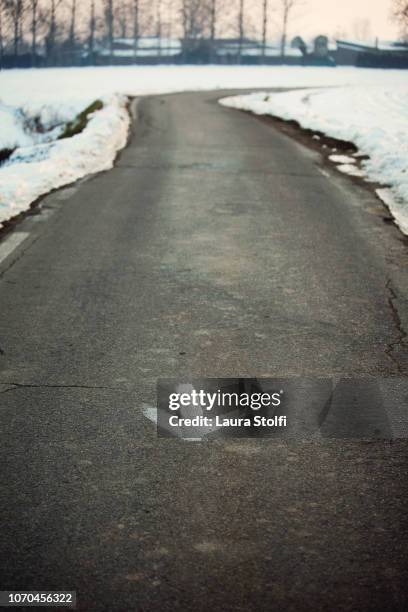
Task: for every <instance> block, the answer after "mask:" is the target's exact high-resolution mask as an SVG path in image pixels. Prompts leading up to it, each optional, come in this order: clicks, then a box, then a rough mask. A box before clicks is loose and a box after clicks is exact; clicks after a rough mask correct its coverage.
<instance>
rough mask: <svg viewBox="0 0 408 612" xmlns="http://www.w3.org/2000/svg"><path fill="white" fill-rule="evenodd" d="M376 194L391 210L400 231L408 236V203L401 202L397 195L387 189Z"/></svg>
mask: <svg viewBox="0 0 408 612" xmlns="http://www.w3.org/2000/svg"><path fill="white" fill-rule="evenodd" d="M376 193H377V195H378V197H379V198H380V200H382V201H383V202H384V204H385V205H386V206H387V208H389V210H390V212H391V214H392V216H393V217H394V219H395V220H396V222H397V225H398V226H399V228H400V230H401V231H402V232H404V234H406V235H408V220H407V215H406V202H405V203H404V202H403V201H402V200H399V199H398V198H397V197H396V196H395V193H394V192H393V191H392V190H391V189H388V188H386V187H381V188H380V189H376Z"/></svg>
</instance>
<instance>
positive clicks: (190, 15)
mask: <svg viewBox="0 0 408 612" xmlns="http://www.w3.org/2000/svg"><path fill="white" fill-rule="evenodd" d="M303 1H304V0H251V1H249V0H0V67H2V66H4V59H5V58H6V57H7V58H8V60H9V61H8V64H9V65H10V60H11V65H12V63H13V59H14V61H15V65H20V63H19V60H20V59H21V58H22V57H24V58H26V60H27V61H28V62H29V63H30V64H31V65H33V66H36V65H39V64H41V65H61V64H62V65H64V64H65V65H72V64H76V63H78V62H80V61H81V58H83V57H85V56H86V57H87V58H88V61H90V62H91V63H92V62H93V61H94V58H95V54H96V52H97V50H98V48H99V45H100V44H101V43H103V44H104V47H105V48H107V49H108V52H109V53H108V55H110V57H112V54H113V49H114V40H115V38H118V37H119V38H132V39H133V41H134V49H135V55H136V51H137V48H138V41H139V40H140V38H141V37H144V36H155V37H157V38H158V40H159V41H160V40H162V39H163V38H180V39H182V40H183V41H197V40H205V41H207V42H208V44H209V48H210V50H211V51H213V50H214V42H215V41H216V39H217V38H220V37H229V38H234V39H236V40H237V43H238V55H240V53H241V49H242V45H243V42H244V40H245V38H247V37H251V38H254V37H255V38H257V39H258V40H259V41H260V42H261V43H262V47H263V49H265V47H266V44H267V38H268V35H269V32H270V30H271V29H272V28H273V29H274V35H275V36H277V35H279V36H280V40H281V54H282V55H284V53H285V48H286V44H287V31H288V27H289V21H290V18H291V16H292V14H293V12H294V10H295V8H296V6H297V5H299V4H301V3H303ZM183 47H186V48H187V47H188V45H183Z"/></svg>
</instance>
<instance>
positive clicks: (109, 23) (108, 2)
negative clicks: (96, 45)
mask: <svg viewBox="0 0 408 612" xmlns="http://www.w3.org/2000/svg"><path fill="white" fill-rule="evenodd" d="M104 8H105V23H106V30H107V39H108V48H109V61H110V63H111V64H112V62H113V35H114V13H113V0H104Z"/></svg>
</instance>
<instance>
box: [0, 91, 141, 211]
mask: <svg viewBox="0 0 408 612" xmlns="http://www.w3.org/2000/svg"><path fill="white" fill-rule="evenodd" d="M126 103H127V99H126V98H125V97H123V96H113V97H111V98H108V99H106V100H104V107H103V109H102V110H100V111H98V112H96V113H94V114H93V116H91V118H90V120H89V123H88V125H87V127H86V128H85V130H84V131H83V132H82V133H81V134H78V135H76V136H73V137H72V138H66V139H63V140H57V141H55V142H52V143H49V144H42V145H37V146H32V145H31V146H27V147H22V148H19V149H17V150H16V151H15V152H14V154H13V155H12V156H11V157H10V158H9V160H8V161H7V163H6V164H4V165H3V166H0V222H2V221H5V220H7V219H9V218H10V217H12V216H15V215H17V214H18V213H20V212H22V211H23V210H26V209H27V208H28V207H29V206H30V204H31V203H32V202H33V201H35V200H36V199H37V198H38V197H40V196H41V195H43V194H45V193H48V192H49V191H51V190H52V189H55V188H57V187H61V186H62V185H66V184H68V183H71V182H73V181H75V180H77V179H79V178H82V177H83V176H85V175H87V174H90V173H94V172H100V171H102V170H107V169H108V168H111V167H112V165H113V162H114V160H115V157H116V153H117V151H118V150H119V149H121V148H122V147H124V146H125V144H126V140H127V134H128V129H129V121H130V119H129V114H128V112H127V110H126Z"/></svg>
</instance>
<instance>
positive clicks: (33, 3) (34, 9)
mask: <svg viewBox="0 0 408 612" xmlns="http://www.w3.org/2000/svg"><path fill="white" fill-rule="evenodd" d="M38 5H39V0H30V13H31V15H30V21H31V23H30V32H31V64H32V66H35V65H36V62H37V35H38V22H39V14H38V9H39V6H38Z"/></svg>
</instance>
